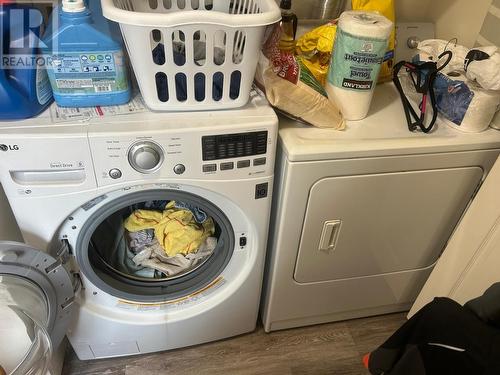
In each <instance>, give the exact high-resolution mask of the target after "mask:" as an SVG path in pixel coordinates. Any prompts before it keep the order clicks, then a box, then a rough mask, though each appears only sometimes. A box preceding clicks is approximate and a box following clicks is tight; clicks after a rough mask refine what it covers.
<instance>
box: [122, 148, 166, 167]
mask: <svg viewBox="0 0 500 375" xmlns="http://www.w3.org/2000/svg"><path fill="white" fill-rule="evenodd" d="M164 158H165V156H164V154H163V150H162V148H161V146H160V145H158V144H157V143H155V142H151V141H140V142H137V143H134V144H133V145H132V147H131V148H130V150H129V152H128V161H129V163H130V165H131V166H132V168H134V169H135V170H136V171H137V172H140V173H153V172H156V171H157V170H158V169H159V168H160V167H161V165H162V164H163V160H164Z"/></svg>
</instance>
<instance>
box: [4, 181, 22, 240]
mask: <svg viewBox="0 0 500 375" xmlns="http://www.w3.org/2000/svg"><path fill="white" fill-rule="evenodd" d="M0 241H22V237H21V232H20V231H19V227H18V226H17V223H16V221H15V219H14V216H13V215H12V210H11V209H10V206H9V202H8V201H7V197H6V196H5V193H4V191H3V188H2V186H1V185H0Z"/></svg>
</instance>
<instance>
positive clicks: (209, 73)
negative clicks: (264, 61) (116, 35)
mask: <svg viewBox="0 0 500 375" xmlns="http://www.w3.org/2000/svg"><path fill="white" fill-rule="evenodd" d="M102 9H103V14H104V16H105V17H106V18H108V19H110V20H113V21H116V22H118V23H120V27H121V30H122V33H123V38H124V40H125V44H126V45H127V49H128V52H129V55H130V59H131V62H132V66H133V69H134V72H135V75H136V77H137V81H138V83H139V88H140V90H141V93H142V96H143V97H144V101H145V102H146V104H147V105H148V106H149V107H150V108H151V109H153V110H158V111H197V110H210V109H225V108H235V107H241V106H243V105H245V104H246V103H247V101H248V98H249V94H250V89H251V86H252V82H253V79H254V75H255V69H256V66H257V61H258V58H259V51H260V48H261V43H262V39H263V36H264V31H265V28H266V26H267V25H270V24H273V23H276V22H278V21H279V20H280V19H281V14H280V10H279V7H278V6H277V4H276V2H275V0H102Z"/></svg>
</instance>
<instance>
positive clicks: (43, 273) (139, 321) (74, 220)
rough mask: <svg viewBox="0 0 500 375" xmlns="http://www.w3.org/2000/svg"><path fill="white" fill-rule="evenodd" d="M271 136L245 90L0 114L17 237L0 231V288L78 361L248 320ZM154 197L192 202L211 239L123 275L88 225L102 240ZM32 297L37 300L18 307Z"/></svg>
mask: <svg viewBox="0 0 500 375" xmlns="http://www.w3.org/2000/svg"><path fill="white" fill-rule="evenodd" d="M276 138H277V118H276V116H275V114H274V112H273V111H272V109H271V108H270V107H269V106H268V104H267V102H265V101H264V100H262V99H260V98H259V97H256V96H254V97H253V98H252V100H251V102H250V103H249V104H248V105H247V106H246V107H244V108H242V109H239V110H233V111H221V112H212V113H171V114H160V113H150V112H147V113H138V114H134V115H123V116H116V117H109V118H103V119H101V120H99V121H91V122H90V123H70V124H68V123H52V121H51V119H50V117H41V118H38V119H33V120H27V121H24V122H17V123H10V124H9V123H3V124H0V144H1V145H0V148H1V150H2V151H0V177H1V183H2V185H3V188H4V189H5V192H6V195H7V197H8V199H9V202H10V204H11V206H12V210H13V212H14V215H15V217H16V220H17V222H18V224H19V226H20V228H21V231H22V234H23V237H24V240H25V242H26V243H25V244H18V243H5V242H4V243H0V284H1V285H2V290H3V291H4V293H3V295H4V297H5V296H8V297H5V298H10V302H11V303H10V304H12V305H16V304H18V305H19V308H20V309H21V310H23V311H24V312H25V313H26V314H28V315H30V314H31V315H33V316H35V315H36V317H38V318H37V319H36V320H37V321H38V322H39V323H40V324H39V325H40V326H42V328H43V327H45V329H46V331H47V332H48V334H49V336H50V339H51V341H52V345H53V346H54V347H56V346H57V345H58V343H60V342H61V340H62V338H63V337H64V335H66V334H67V336H68V338H69V341H70V342H71V344H72V346H73V348H74V350H75V352H76V353H77V355H78V357H79V358H80V359H83V360H85V359H94V358H105V357H114V356H125V355H133V354H140V353H148V352H153V351H160V350H167V349H173V348H178V347H183V346H189V345H195V344H200V343H203V342H207V341H212V340H218V339H222V338H225V337H229V336H234V335H238V334H242V333H245V332H248V331H252V330H253V329H254V327H255V325H256V321H257V315H258V305H259V299H260V292H261V283H262V277H263V268H264V258H265V250H266V241H267V232H268V224H269V215H270V207H271V199H272V184H273V171H274V155H275V145H276ZM157 201H176V202H180V201H182V202H183V203H185V204H188V205H190V207H197V208H199V209H201V210H202V211H203V212H204V213H205V214H206V215H208V216H210V217H211V218H212V219H213V221H214V223H215V236H216V237H217V239H218V242H217V247H216V249H215V250H214V251H213V253H212V255H211V256H209V257H208V258H207V259H205V260H204V261H203V262H202V263H201V264H198V265H197V266H196V267H193V268H192V269H189V272H185V273H182V274H178V275H176V276H175V277H160V278H156V279H144V278H143V277H139V276H137V275H135V274H126V273H124V271H123V270H119V269H117V268H116V267H115V266H114V265H113V264H112V263H113V259H110V258H109V257H108V258H106V254H107V253H106V251H107V250H106V249H107V248H110V246H111V245H110V244H109V243H106V241H105V239H106V238H107V237H106V236H104V237H103V236H102V235H100V236H98V235H97V233H98V232H100V233H101V234H102V233H104V234H106V233H109V234H110V235H111V238H112V237H113V236H114V234H113V233H115V232H116V233H118V232H119V231H120V227H119V226H117V227H113V226H112V225H111V226H110V221H112V219H113V218H116V217H121V218H123V217H125V216H126V215H129V214H130V212H131V209H132V210H133V209H134V208H136V207H142V206H141V205H143V204H144V203H145V202H157ZM103 254H104V255H103ZM9 291H11V292H9ZM16 291H19V293H17V292H16ZM25 295H31V296H32V297H31V298H29V299H26V298H24V297H23V296H25ZM33 301H39V303H38V305H44V306H46V308H44V309H41V310H40V311H35V312H33V313H32V312H30V309H32V308H33V306H36V305H37V304H36V303H33ZM42 331H43V329H42V330H41V332H42Z"/></svg>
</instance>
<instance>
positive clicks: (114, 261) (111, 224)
mask: <svg viewBox="0 0 500 375" xmlns="http://www.w3.org/2000/svg"><path fill="white" fill-rule="evenodd" d="M149 207H154V208H155V209H158V211H160V209H161V208H162V207H163V208H164V207H165V205H164V204H163V203H162V202H159V201H155V202H145V203H144V204H140V205H134V206H131V207H129V209H124V210H121V211H119V212H116V213H114V214H113V215H110V216H109V217H108V218H107V219H106V220H105V221H103V222H102V223H101V224H100V225H99V226H98V227H97V228H96V230H95V231H94V233H93V235H92V238H91V242H90V244H89V245H90V246H89V251H93V252H94V253H95V254H96V255H97V257H98V258H99V259H100V260H101V262H102V264H103V265H104V266H105V267H106V268H107V269H106V270H105V271H107V272H114V273H118V274H119V275H121V276H125V277H128V278H131V279H134V280H146V281H151V280H153V281H154V280H165V279H169V278H174V277H179V276H181V275H184V274H187V273H189V272H191V271H193V270H195V269H196V268H198V267H200V266H201V265H202V264H203V263H204V262H205V261H206V260H208V258H210V256H211V255H212V254H213V252H214V250H215V248H216V247H217V241H218V240H217V238H216V237H208V238H207V239H206V240H205V241H204V243H203V244H202V245H201V246H200V248H199V249H198V251H197V252H193V253H191V254H188V255H187V256H185V255H182V254H179V255H176V256H173V257H168V256H167V255H166V254H165V252H164V250H163V248H162V247H161V246H160V244H159V243H158V241H157V240H156V238H154V231H153V230H149V229H146V230H142V231H138V232H128V231H127V230H125V229H124V221H125V218H127V217H128V216H129V215H130V211H134V210H137V209H143V208H149ZM150 209H151V208H150ZM181 258H182V259H181Z"/></svg>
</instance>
